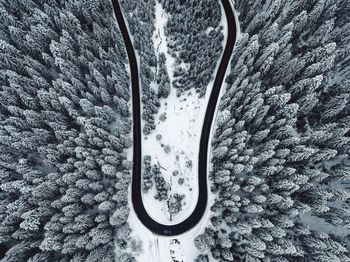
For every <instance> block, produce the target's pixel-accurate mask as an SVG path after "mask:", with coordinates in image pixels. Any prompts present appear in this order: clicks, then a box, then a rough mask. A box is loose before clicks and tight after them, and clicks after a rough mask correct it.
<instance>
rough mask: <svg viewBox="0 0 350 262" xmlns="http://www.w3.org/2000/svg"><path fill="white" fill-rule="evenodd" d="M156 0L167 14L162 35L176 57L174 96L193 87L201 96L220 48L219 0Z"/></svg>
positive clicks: (221, 36) (203, 93)
mask: <svg viewBox="0 0 350 262" xmlns="http://www.w3.org/2000/svg"><path fill="white" fill-rule="evenodd" d="M160 2H161V4H162V6H163V8H164V9H165V10H166V11H167V13H168V14H170V16H169V19H168V22H167V25H166V28H165V34H166V37H167V43H168V48H169V50H170V54H171V56H173V57H174V58H175V59H176V65H175V66H176V68H175V72H174V77H175V79H174V81H173V86H174V87H175V88H177V94H178V95H181V93H182V92H183V91H186V90H190V89H195V90H196V91H197V92H198V93H199V94H200V96H204V95H205V92H206V88H207V85H208V83H209V81H210V80H211V79H212V77H213V72H214V69H215V66H216V64H217V63H218V59H219V56H220V54H221V51H222V48H223V43H222V41H223V39H224V36H223V33H222V29H223V28H222V26H220V21H221V15H222V14H221V7H220V2H219V1H209V0H205V1H196V0H176V1H173V0H171V1H170V0H160ZM184 65H185V66H184Z"/></svg>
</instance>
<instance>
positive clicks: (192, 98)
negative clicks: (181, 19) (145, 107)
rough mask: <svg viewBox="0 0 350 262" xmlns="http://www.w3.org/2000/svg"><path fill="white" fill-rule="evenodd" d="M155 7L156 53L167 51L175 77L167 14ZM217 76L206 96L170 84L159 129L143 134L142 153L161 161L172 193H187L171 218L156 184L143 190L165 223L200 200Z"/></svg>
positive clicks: (178, 219)
mask: <svg viewBox="0 0 350 262" xmlns="http://www.w3.org/2000/svg"><path fill="white" fill-rule="evenodd" d="M155 8H156V22H155V27H156V30H155V32H154V36H153V41H154V47H155V50H156V52H157V55H158V53H161V52H163V53H164V54H165V55H166V66H167V69H168V74H169V78H170V80H171V81H172V80H173V70H174V64H175V60H174V58H173V57H171V56H170V55H169V54H168V50H167V42H166V37H165V35H164V26H165V24H166V21H167V14H166V13H165V12H164V11H163V9H162V6H161V4H160V3H158V2H157V1H156V6H155ZM223 12H224V11H223ZM223 19H225V16H223ZM221 24H222V25H223V26H224V30H223V31H225V33H226V23H225V22H224V21H222V23H221ZM208 32H209V31H208ZM224 41H225V39H224ZM218 64H219V63H218ZM184 66H186V65H184ZM217 67H218V65H217ZM215 71H216V70H215ZM214 76H215V73H214V74H213V79H212V81H211V82H210V83H209V85H208V87H207V92H206V95H205V97H202V98H199V95H198V94H197V93H196V92H194V91H188V92H186V93H185V94H184V95H182V96H180V97H177V96H176V90H175V88H173V87H172V86H171V91H170V94H169V96H168V97H167V98H165V99H164V98H161V99H160V102H161V107H160V110H159V113H158V114H157V116H156V120H157V122H156V125H157V127H156V129H155V130H154V132H152V133H151V134H150V135H147V136H145V135H144V137H143V141H142V146H143V148H142V152H143V155H150V156H151V158H152V164H159V165H160V166H161V167H162V168H161V170H162V175H163V177H164V178H165V180H166V181H167V182H168V183H170V184H171V191H170V192H169V193H170V195H172V194H174V193H178V194H184V195H185V198H184V200H183V207H182V211H180V213H179V214H177V215H176V216H175V217H173V219H172V221H171V219H170V215H169V212H168V211H167V203H166V201H158V200H156V199H154V195H155V188H153V189H152V190H151V191H150V192H148V193H146V194H143V203H144V205H145V208H146V210H147V211H148V213H149V215H150V216H151V217H152V218H153V219H154V220H156V221H158V222H161V223H163V224H177V223H179V222H181V221H183V220H184V219H186V218H187V217H188V216H189V215H190V214H191V212H192V211H193V210H194V207H195V205H196V203H197V198H198V188H197V184H198V181H197V170H198V153H199V152H198V151H199V140H200V134H201V130H202V124H203V119H204V115H205V111H206V105H207V102H208V99H209V96H210V92H211V89H212V86H213V82H214ZM154 86H156V84H154ZM155 88H156V87H155ZM161 115H165V116H166V120H165V121H161V120H159V117H160V116H161ZM157 135H161V137H162V138H161V139H160V140H157ZM158 137H159V136H158ZM166 146H168V147H170V152H169V153H165V151H164V148H165V147H166ZM174 171H175V172H176V173H178V174H177V175H176V176H174V175H173V172H174ZM179 179H180V183H181V180H183V181H184V183H183V184H182V185H180V184H179ZM157 211H158V212H157Z"/></svg>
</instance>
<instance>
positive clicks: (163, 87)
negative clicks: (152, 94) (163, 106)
mask: <svg viewBox="0 0 350 262" xmlns="http://www.w3.org/2000/svg"><path fill="white" fill-rule="evenodd" d="M158 63H159V68H158V72H157V79H156V82H157V84H158V85H159V87H158V96H159V97H164V98H167V97H168V95H169V94H170V79H169V74H168V70H167V68H166V64H165V63H166V58H165V54H164V53H160V55H159V58H158Z"/></svg>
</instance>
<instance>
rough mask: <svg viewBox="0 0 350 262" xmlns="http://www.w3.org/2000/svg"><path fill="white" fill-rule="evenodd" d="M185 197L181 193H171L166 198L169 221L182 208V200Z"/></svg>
mask: <svg viewBox="0 0 350 262" xmlns="http://www.w3.org/2000/svg"><path fill="white" fill-rule="evenodd" d="M184 198H185V195H183V194H177V193H175V194H173V195H170V196H169V199H168V200H167V206H168V212H169V214H170V221H171V220H173V217H174V216H176V215H177V214H178V213H180V211H181V210H182V200H183V199H184Z"/></svg>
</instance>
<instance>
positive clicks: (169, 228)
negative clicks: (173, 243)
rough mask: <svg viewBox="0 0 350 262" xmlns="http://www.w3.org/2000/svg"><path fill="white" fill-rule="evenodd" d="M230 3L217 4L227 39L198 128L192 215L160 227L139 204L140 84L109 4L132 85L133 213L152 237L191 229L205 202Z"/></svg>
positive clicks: (231, 34) (231, 36)
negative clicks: (127, 63) (194, 202)
mask: <svg viewBox="0 0 350 262" xmlns="http://www.w3.org/2000/svg"><path fill="white" fill-rule="evenodd" d="M229 1H230V0H221V3H222V5H223V7H224V10H225V14H226V17H227V23H228V24H227V28H228V36H227V42H226V46H225V49H224V53H223V56H222V59H221V62H220V65H219V68H218V71H217V74H216V77H215V81H214V85H213V89H212V92H211V94H210V98H209V101H208V106H207V110H206V113H205V118H204V122H203V127H202V133H201V138H200V148H199V159H198V161H199V162H198V189H199V194H198V201H197V204H196V207H195V209H194V211H193V212H192V213H191V215H190V216H189V217H187V218H186V219H185V220H184V221H182V222H180V223H178V224H175V225H163V224H160V223H158V222H157V221H155V220H153V219H152V218H151V217H150V216H149V214H148V213H147V211H146V209H145V207H144V205H143V202H142V191H141V184H142V183H141V182H142V173H141V165H142V150H141V145H142V143H141V138H142V134H141V132H142V131H141V118H140V115H141V110H140V84H139V72H138V65H137V60H136V55H135V51H134V48H133V45H132V42H131V39H130V36H129V33H128V29H127V27H126V24H125V21H124V17H123V14H122V11H121V8H120V4H119V1H118V0H112V3H113V8H114V12H115V16H116V18H117V22H118V25H119V28H120V31H121V33H122V36H123V39H124V43H125V46H126V51H127V55H128V58H129V66H130V73H131V85H132V114H133V123H134V126H133V141H134V143H133V144H134V146H133V171H132V172H133V173H132V197H131V198H132V204H133V208H134V211H135V213H136V215H137V217H138V219H139V220H140V221H141V223H142V224H143V225H144V226H146V227H147V228H148V229H149V230H150V231H152V232H153V233H154V234H157V235H162V236H175V235H180V234H182V233H184V232H186V231H188V230H190V229H191V228H193V227H194V226H196V225H197V223H198V222H199V221H200V220H201V218H202V216H203V214H204V213H205V210H206V208H207V202H208V185H207V178H208V174H207V173H208V170H207V167H208V165H207V161H208V143H209V142H208V141H209V137H210V131H211V126H212V122H213V118H214V115H215V109H216V104H217V103H218V98H219V94H220V89H221V86H222V84H223V80H224V76H225V72H226V70H227V67H228V64H229V61H230V58H231V54H232V52H233V48H234V45H235V42H236V30H237V28H236V21H235V17H234V14H233V10H232V7H231V4H230V2H229Z"/></svg>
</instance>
